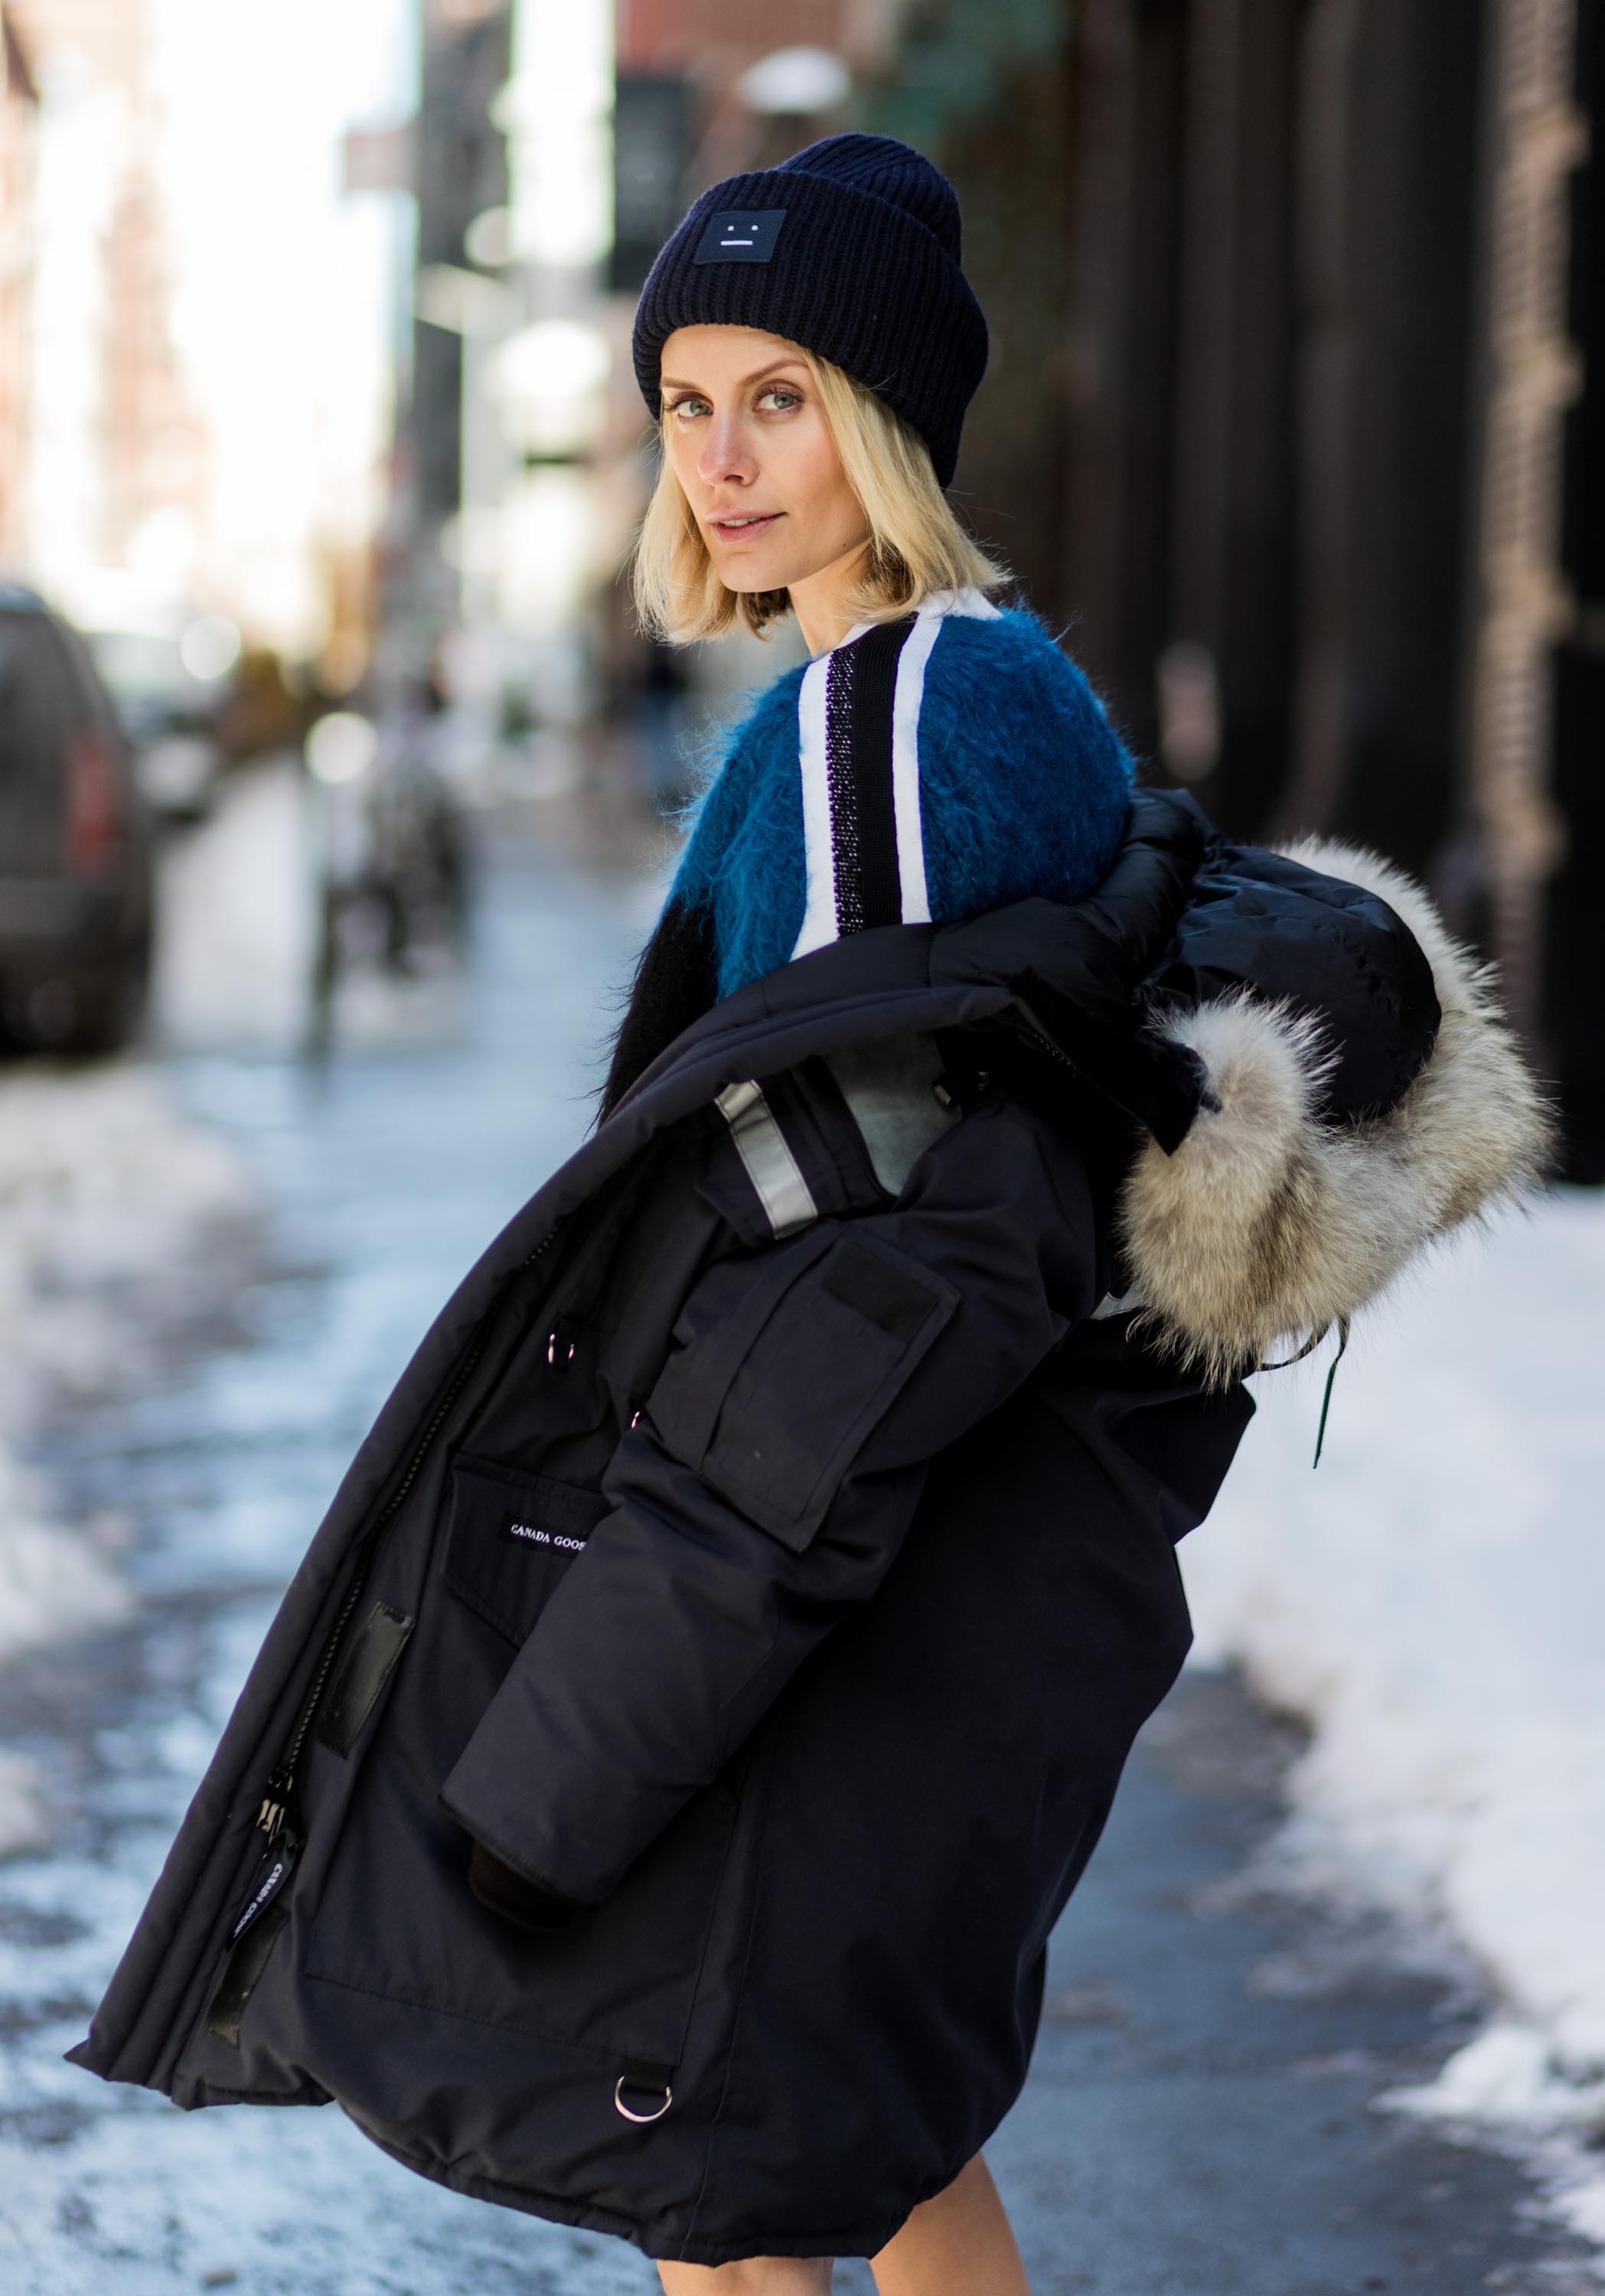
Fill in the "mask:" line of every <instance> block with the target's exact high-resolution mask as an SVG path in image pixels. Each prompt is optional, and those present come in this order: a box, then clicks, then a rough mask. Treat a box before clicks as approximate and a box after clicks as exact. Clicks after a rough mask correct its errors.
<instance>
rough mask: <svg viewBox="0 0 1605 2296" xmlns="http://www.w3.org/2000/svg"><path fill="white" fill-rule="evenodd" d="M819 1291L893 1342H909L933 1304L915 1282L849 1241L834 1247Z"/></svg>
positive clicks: (866, 1248) (867, 1248) (928, 1295)
mask: <svg viewBox="0 0 1605 2296" xmlns="http://www.w3.org/2000/svg"><path fill="white" fill-rule="evenodd" d="M823 1288H824V1289H825V1291H827V1292H829V1293H830V1295H831V1299H832V1300H840V1301H841V1303H842V1305H843V1306H844V1307H847V1308H855V1309H856V1311H857V1313H858V1314H859V1315H861V1316H864V1318H865V1320H866V1321H867V1322H869V1323H872V1324H876V1325H877V1326H878V1327H879V1328H880V1330H881V1331H883V1332H885V1333H887V1334H888V1337H889V1338H891V1339H894V1340H912V1339H913V1337H914V1334H915V1333H917V1332H918V1331H919V1330H920V1329H921V1326H922V1325H923V1324H924V1323H925V1320H926V1318H927V1317H928V1316H929V1314H930V1311H931V1309H932V1308H934V1307H935V1306H936V1304H937V1303H936V1300H935V1298H934V1297H933V1295H932V1294H931V1293H930V1292H928V1291H927V1290H926V1288H925V1286H924V1284H923V1283H920V1282H919V1281H918V1279H917V1278H915V1277H913V1276H910V1275H905V1274H904V1273H903V1271H902V1269H901V1268H898V1267H892V1266H891V1265H890V1263H889V1262H888V1261H887V1260H884V1259H881V1258H880V1254H879V1252H874V1251H870V1249H869V1247H868V1246H867V1245H866V1244H862V1243H856V1242H853V1241H852V1240H851V1238H849V1239H848V1241H847V1242H844V1243H841V1244H839V1245H838V1247H837V1249H836V1251H835V1253H834V1255H833V1256H832V1258H831V1264H830V1266H829V1267H828V1268H827V1269H826V1270H825V1276H824V1286H823Z"/></svg>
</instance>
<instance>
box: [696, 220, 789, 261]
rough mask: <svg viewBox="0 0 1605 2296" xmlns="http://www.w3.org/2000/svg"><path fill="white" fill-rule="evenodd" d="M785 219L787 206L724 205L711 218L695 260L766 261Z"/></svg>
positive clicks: (699, 243) (699, 244) (698, 243)
mask: <svg viewBox="0 0 1605 2296" xmlns="http://www.w3.org/2000/svg"><path fill="white" fill-rule="evenodd" d="M785 220H786V210H785V209H784V208H722V209H720V210H719V212H718V214H717V215H716V216H712V217H709V218H708V225H707V226H706V228H705V229H704V231H703V234H702V236H701V238H700V240H699V241H698V242H697V251H696V253H695V255H693V256H692V262H693V263H767V262H768V260H769V258H770V257H771V256H772V255H773V254H774V246H775V242H776V241H777V240H778V239H779V237H780V227H781V225H782V224H783V223H784V222H785Z"/></svg>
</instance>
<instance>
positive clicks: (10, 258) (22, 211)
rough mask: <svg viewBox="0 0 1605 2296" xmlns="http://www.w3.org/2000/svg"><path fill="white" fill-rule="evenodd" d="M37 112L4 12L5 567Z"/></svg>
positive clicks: (23, 359)
mask: <svg viewBox="0 0 1605 2296" xmlns="http://www.w3.org/2000/svg"><path fill="white" fill-rule="evenodd" d="M38 110H39V91H38V89H37V86H35V84H34V77H33V73H32V70H30V68H29V61H28V54H27V51H26V50H25V49H24V47H23V45H22V41H21V37H20V33H19V32H18V29H17V26H16V23H15V21H14V20H13V18H12V15H11V13H10V12H9V11H8V10H6V9H4V8H0V567H4V566H15V565H18V564H20V562H21V558H22V554H23V551H24V548H25V546H26V537H27V528H26V523H25V521H24V517H23V500H22V496H23V488H24V487H25V485H26V483H27V471H28V448H29V422H30V418H31V414H32V407H33V391H32V380H33V378H32V375H31V373H29V346H30V345H31V343H32V341H33V269H34V259H33V245H34V231H35V227H36V223H37V209H36V198H35V186H36V178H37V162H38V153H37V128H38Z"/></svg>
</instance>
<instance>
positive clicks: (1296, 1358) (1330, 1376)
mask: <svg viewBox="0 0 1605 2296" xmlns="http://www.w3.org/2000/svg"><path fill="white" fill-rule="evenodd" d="M1337 1324H1338V1352H1337V1354H1336V1355H1335V1356H1334V1357H1332V1360H1331V1369H1330V1370H1329V1371H1328V1373H1327V1374H1326V1391H1325V1393H1324V1394H1323V1395H1322V1398H1321V1424H1320V1426H1319V1427H1318V1428H1317V1429H1316V1431H1315V1456H1314V1458H1313V1459H1312V1460H1311V1461H1310V1470H1311V1472H1312V1473H1313V1472H1314V1470H1315V1469H1316V1468H1317V1467H1318V1466H1319V1465H1320V1464H1321V1453H1322V1447H1323V1446H1324V1444H1325V1442H1326V1415H1327V1414H1328V1412H1329V1411H1330V1410H1331V1407H1332V1386H1333V1382H1335V1381H1336V1379H1337V1376H1338V1365H1339V1364H1340V1363H1341V1362H1342V1360H1343V1353H1344V1349H1346V1348H1347V1345H1348V1317H1347V1316H1339V1317H1338V1318H1337ZM1330 1331H1331V1324H1323V1325H1322V1328H1321V1330H1320V1331H1318V1332H1312V1333H1310V1335H1309V1338H1308V1339H1307V1340H1306V1341H1305V1343H1304V1345H1303V1346H1302V1347H1301V1348H1300V1349H1298V1352H1297V1354H1295V1355H1290V1356H1283V1357H1282V1360H1281V1362H1280V1363H1262V1364H1260V1365H1257V1369H1259V1370H1260V1371H1290V1370H1291V1369H1292V1367H1293V1365H1295V1364H1297V1363H1302V1362H1303V1361H1304V1359H1305V1357H1306V1356H1307V1355H1313V1354H1314V1351H1315V1349H1317V1348H1318V1347H1319V1346H1320V1345H1321V1342H1322V1340H1323V1339H1324V1338H1325V1337H1326V1335H1327V1333H1328V1332H1330Z"/></svg>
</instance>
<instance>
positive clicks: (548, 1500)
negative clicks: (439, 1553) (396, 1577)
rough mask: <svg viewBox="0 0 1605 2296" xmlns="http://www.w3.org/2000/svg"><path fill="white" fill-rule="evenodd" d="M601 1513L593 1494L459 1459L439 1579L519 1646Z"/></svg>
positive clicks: (603, 1507)
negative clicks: (440, 1577) (444, 1581)
mask: <svg viewBox="0 0 1605 2296" xmlns="http://www.w3.org/2000/svg"><path fill="white" fill-rule="evenodd" d="M607 1512H608V1503H607V1501H606V1500H605V1499H604V1498H603V1497H602V1493H601V1492H600V1491H589V1490H584V1489H582V1488H580V1487H579V1486H578V1485H577V1484H575V1483H560V1482H555V1481H553V1479H552V1477H551V1476H549V1475H528V1474H520V1473H519V1472H518V1471H517V1470H516V1469H514V1468H511V1467H501V1466H497V1465H496V1464H495V1463H494V1462H492V1461H490V1460H487V1459H459V1460H458V1461H457V1463H456V1464H455V1465H454V1467H453V1469H452V1488H451V1520H450V1522H449V1524H448V1526H447V1529H446V1554H445V1559H444V1561H443V1562H442V1564H441V1575H442V1577H443V1578H444V1579H445V1580H446V1585H447V1586H448V1587H450V1588H451V1589H452V1592H453V1593H454V1594H455V1595H460V1596H461V1597H462V1599H463V1602H465V1603H467V1604H468V1605H469V1607H470V1609H471V1610H474V1611H478V1612H479V1616H480V1617H481V1618H482V1619H484V1620H487V1622H488V1623H489V1624H490V1625H491V1626H493V1627H495V1628H497V1629H498V1630H499V1631H500V1632H501V1633H502V1634H504V1635H505V1636H507V1637H508V1639H509V1640H510V1641H512V1642H515V1643H521V1642H522V1641H523V1640H524V1637H525V1636H527V1635H528V1632H529V1630H530V1628H532V1627H533V1626H534V1624H535V1622H536V1619H537V1618H539V1616H540V1614H541V1612H542V1611H543V1610H545V1606H546V1603H547V1602H548V1601H549V1600H550V1598H551V1596H552V1594H553V1590H554V1589H555V1587H556V1586H557V1583H558V1581H559V1579H561V1577H562V1575H563V1572H564V1571H565V1570H567V1569H568V1567H569V1563H570V1562H573V1560H574V1558H575V1556H576V1555H577V1554H579V1553H580V1552H581V1550H582V1549H583V1548H584V1546H585V1541H586V1540H587V1539H588V1538H589V1537H590V1536H591V1533H592V1531H593V1530H594V1529H595V1527H596V1525H597V1524H598V1523H599V1522H600V1521H602V1516H603V1515H604V1514H606V1513H607Z"/></svg>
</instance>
